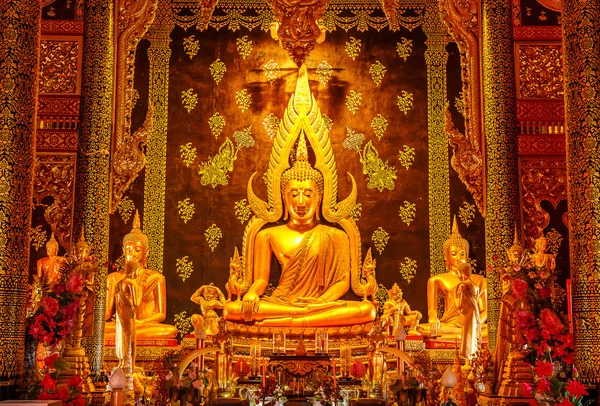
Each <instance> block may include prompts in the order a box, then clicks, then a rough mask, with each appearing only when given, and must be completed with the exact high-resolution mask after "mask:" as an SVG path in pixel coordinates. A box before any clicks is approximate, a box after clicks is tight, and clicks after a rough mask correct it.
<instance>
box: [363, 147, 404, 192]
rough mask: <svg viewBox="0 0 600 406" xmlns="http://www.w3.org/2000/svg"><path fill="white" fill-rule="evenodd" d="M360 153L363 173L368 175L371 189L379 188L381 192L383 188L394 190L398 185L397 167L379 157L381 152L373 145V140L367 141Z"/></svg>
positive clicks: (368, 185) (368, 184)
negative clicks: (396, 183)
mask: <svg viewBox="0 0 600 406" xmlns="http://www.w3.org/2000/svg"><path fill="white" fill-rule="evenodd" d="M359 154H360V162H361V163H362V165H363V174H365V175H367V178H368V182H367V187H368V188H369V189H377V190H379V191H380V192H382V191H383V189H389V190H394V187H396V185H395V183H394V181H395V180H396V168H395V167H393V166H389V165H388V163H387V161H386V162H383V160H382V159H381V158H379V152H377V149H376V148H375V146H374V145H373V142H372V141H369V142H367V145H365V147H364V148H363V152H362V153H361V152H360V151H359Z"/></svg>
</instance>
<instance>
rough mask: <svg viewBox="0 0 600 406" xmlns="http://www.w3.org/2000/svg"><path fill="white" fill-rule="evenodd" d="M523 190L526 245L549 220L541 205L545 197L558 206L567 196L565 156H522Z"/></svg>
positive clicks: (538, 233)
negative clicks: (539, 158)
mask: <svg viewBox="0 0 600 406" xmlns="http://www.w3.org/2000/svg"><path fill="white" fill-rule="evenodd" d="M521 190H522V202H523V220H524V229H525V233H524V234H525V235H524V237H525V245H527V246H532V245H533V241H534V240H535V239H536V238H538V237H539V236H541V235H542V234H543V231H544V228H546V226H547V225H548V224H549V223H550V214H548V213H547V212H546V211H545V210H544V209H543V208H542V207H541V203H542V201H543V200H547V201H549V202H550V203H551V204H552V206H553V207H554V208H555V209H556V207H557V206H558V203H559V202H560V201H562V200H566V199H567V170H566V168H565V161H563V160H553V161H551V160H522V161H521Z"/></svg>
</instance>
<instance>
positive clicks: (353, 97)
mask: <svg viewBox="0 0 600 406" xmlns="http://www.w3.org/2000/svg"><path fill="white" fill-rule="evenodd" d="M361 104H362V95H361V94H360V93H358V92H355V91H354V90H350V94H349V95H347V96H346V107H348V110H350V112H351V113H352V114H356V112H357V111H358V108H359V107H360V105H361Z"/></svg>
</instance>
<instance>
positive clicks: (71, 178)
mask: <svg viewBox="0 0 600 406" xmlns="http://www.w3.org/2000/svg"><path fill="white" fill-rule="evenodd" d="M74 195H75V155H74V154H61V155H55V154H43V153H38V154H37V156H36V164H35V178H34V188H33V199H34V203H35V204H36V205H38V206H39V205H42V200H44V199H45V198H46V197H48V196H52V197H53V198H54V202H53V203H52V204H51V205H50V206H48V207H47V208H46V210H44V218H45V219H46V221H47V222H48V224H50V227H51V228H52V231H53V232H54V234H55V235H56V237H57V238H58V241H59V242H60V244H61V245H62V246H63V247H65V249H66V250H67V252H70V248H71V234H72V231H73V199H74Z"/></svg>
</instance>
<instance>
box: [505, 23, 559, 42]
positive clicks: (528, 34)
mask: <svg viewBox="0 0 600 406" xmlns="http://www.w3.org/2000/svg"><path fill="white" fill-rule="evenodd" d="M513 38H514V39H515V41H521V40H526V41H549V40H558V41H560V40H561V39H562V29H561V27H560V26H538V27H532V26H523V25H517V26H514V27H513Z"/></svg>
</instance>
